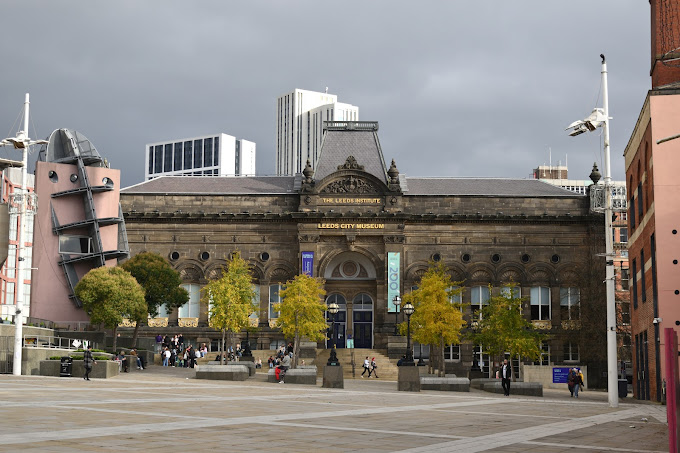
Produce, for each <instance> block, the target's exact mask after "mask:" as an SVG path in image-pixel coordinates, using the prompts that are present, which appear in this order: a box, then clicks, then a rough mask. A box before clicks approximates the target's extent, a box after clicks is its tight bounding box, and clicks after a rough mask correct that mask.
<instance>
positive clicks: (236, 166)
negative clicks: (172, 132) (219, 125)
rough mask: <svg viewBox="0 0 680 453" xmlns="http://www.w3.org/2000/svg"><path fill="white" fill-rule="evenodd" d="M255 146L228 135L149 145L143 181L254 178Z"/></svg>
mask: <svg viewBox="0 0 680 453" xmlns="http://www.w3.org/2000/svg"><path fill="white" fill-rule="evenodd" d="M254 175H255V143H254V142H251V141H248V140H242V139H241V140H239V139H236V138H235V137H233V136H231V135H227V134H215V135H205V136H202V137H193V138H185V139H179V140H172V141H164V142H158V143H149V144H147V145H146V153H145V158H144V179H145V180H148V179H152V178H157V177H159V176H254Z"/></svg>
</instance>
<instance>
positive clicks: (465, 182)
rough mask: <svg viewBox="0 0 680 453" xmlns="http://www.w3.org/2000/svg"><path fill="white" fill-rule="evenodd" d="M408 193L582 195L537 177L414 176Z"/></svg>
mask: <svg viewBox="0 0 680 453" xmlns="http://www.w3.org/2000/svg"><path fill="white" fill-rule="evenodd" d="M405 179H406V183H407V184H406V186H407V187H408V188H407V189H406V188H405V187H404V185H403V184H402V190H404V194H405V195H472V196H506V197H583V196H585V195H579V194H577V193H574V192H571V191H569V190H566V189H562V188H561V187H557V186H554V185H552V184H548V183H546V182H543V181H540V180H538V179H505V178H411V177H406V178H405Z"/></svg>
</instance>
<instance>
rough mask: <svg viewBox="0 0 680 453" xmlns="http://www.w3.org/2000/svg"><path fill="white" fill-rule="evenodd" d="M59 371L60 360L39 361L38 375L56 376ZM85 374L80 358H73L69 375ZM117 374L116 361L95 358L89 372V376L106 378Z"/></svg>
mask: <svg viewBox="0 0 680 453" xmlns="http://www.w3.org/2000/svg"><path fill="white" fill-rule="evenodd" d="M60 372H61V361H60V360H41V361H40V376H57V377H59V375H60ZM84 375H85V366H84V365H83V361H82V360H74V361H73V363H72V365H71V376H72V377H77V378H81V379H82V377H83V376H84ZM114 376H118V363H116V362H114V361H111V360H97V363H95V364H93V365H92V371H91V372H90V377H91V378H96V379H107V378H111V377H114Z"/></svg>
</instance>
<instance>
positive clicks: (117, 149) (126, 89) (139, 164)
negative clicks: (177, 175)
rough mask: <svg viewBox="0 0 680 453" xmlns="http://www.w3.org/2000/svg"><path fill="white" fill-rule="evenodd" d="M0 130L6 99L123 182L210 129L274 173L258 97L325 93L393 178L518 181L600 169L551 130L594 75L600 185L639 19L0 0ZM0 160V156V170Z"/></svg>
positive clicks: (437, 5)
mask: <svg viewBox="0 0 680 453" xmlns="http://www.w3.org/2000/svg"><path fill="white" fill-rule="evenodd" d="M2 15H3V18H4V19H3V25H2V27H1V28H0V55H1V56H2V61H3V62H4V63H3V67H2V70H1V71H0V87H1V88H0V89H1V90H2V91H1V92H2V98H1V99H2V104H0V134H8V133H13V132H15V131H16V126H15V128H14V129H12V125H13V124H15V119H16V117H17V115H18V113H19V111H20V109H21V104H22V102H23V98H24V93H25V92H30V93H31V109H32V110H31V117H32V120H33V124H34V125H35V128H36V131H35V132H34V131H33V130H31V135H32V136H36V134H37V136H38V137H40V138H43V137H46V136H47V135H48V134H49V133H50V132H51V131H52V130H53V129H56V128H59V127H68V128H71V129H76V130H78V131H80V132H82V133H84V134H85V135H86V136H88V138H90V140H91V141H92V142H93V143H94V144H95V146H97V148H98V149H99V151H100V153H101V154H102V155H104V156H105V157H107V158H108V159H109V161H110V162H111V164H112V166H113V167H115V168H120V169H121V170H122V171H123V184H124V185H131V184H134V183H137V182H140V181H141V180H142V178H143V173H144V171H143V165H144V145H145V144H146V143H150V142H154V141H160V140H166V139H175V138H184V137H191V136H197V135H202V134H208V133H217V132H225V133H228V134H231V135H235V136H236V137H238V138H245V139H248V140H253V141H255V142H256V143H257V169H258V173H259V174H271V173H273V171H274V124H275V114H274V111H275V103H276V97H277V96H278V95H281V94H283V93H285V92H288V91H290V90H292V89H293V88H303V89H309V90H316V91H322V90H323V89H324V88H325V87H326V86H328V87H329V92H331V93H333V94H337V95H338V97H339V100H340V101H341V102H346V103H350V104H354V105H357V106H359V108H360V117H361V119H362V120H377V121H379V122H380V133H379V135H380V140H381V144H382V146H383V150H384V153H385V157H386V159H387V160H388V161H389V160H390V159H392V158H394V159H395V160H396V162H397V165H398V167H399V169H400V170H401V171H402V172H404V173H406V174H408V175H411V176H507V177H529V176H530V171H531V169H532V168H534V167H535V166H536V165H539V164H543V163H547V162H548V159H549V152H548V149H551V150H552V160H553V164H555V163H557V162H558V161H560V160H561V161H562V163H563V164H564V163H565V162H564V161H565V156H567V155H568V162H569V169H570V176H571V177H572V178H574V179H586V178H587V175H588V174H589V173H590V169H591V167H592V163H593V161H598V163H601V139H600V137H599V134H588V135H582V136H579V137H576V138H570V137H567V136H566V133H565V132H564V128H565V127H566V126H567V125H568V124H569V123H570V122H572V121H574V120H576V119H580V118H583V117H585V116H587V115H588V114H589V113H590V111H591V110H592V108H594V107H595V106H597V105H599V102H601V101H598V93H599V88H600V59H599V54H600V53H604V54H605V55H606V56H607V61H608V66H609V68H608V69H609V88H610V93H609V97H610V114H611V116H613V117H614V120H613V121H612V125H611V141H612V173H613V176H614V178H615V179H622V178H623V175H624V168H623V158H622V157H621V154H622V153H623V149H624V147H625V145H626V143H627V141H628V137H629V135H630V133H631V130H632V127H633V126H634V124H635V121H636V120H637V115H638V113H639V111H640V108H641V105H642V102H643V100H644V97H645V94H646V90H647V89H648V88H649V86H650V82H649V75H648V74H649V5H648V3H647V2H644V1H639V0H602V1H598V2H593V1H586V0H575V1H572V2H568V3H566V2H540V1H528V0H524V1H515V2H500V1H496V2H439V1H429V2H428V1H421V2H394V1H373V2H358V1H348V2H334V3H326V2H312V1H304V2H303V1H286V2H274V1H271V2H240V3H236V2H216V1H212V2H211V1H204V2H174V1H170V2H168V1H163V2H106V3H105V2H86V1H78V2H76V1H61V2H34V1H16V2H12V1H10V2H7V1H5V2H3V6H2ZM6 155H7V151H0V156H2V157H5V156H6Z"/></svg>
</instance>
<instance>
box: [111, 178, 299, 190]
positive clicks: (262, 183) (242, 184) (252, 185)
mask: <svg viewBox="0 0 680 453" xmlns="http://www.w3.org/2000/svg"><path fill="white" fill-rule="evenodd" d="M299 180H300V177H295V176H161V177H159V178H154V179H151V180H149V181H144V182H142V183H139V184H135V185H134V186H130V187H126V188H124V189H121V193H123V194H169V193H175V194H184V193H191V194H210V195H221V194H225V195H229V194H243V195H250V194H252V195H257V194H260V195H265V194H292V193H297V190H298V189H299V187H300V183H299Z"/></svg>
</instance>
